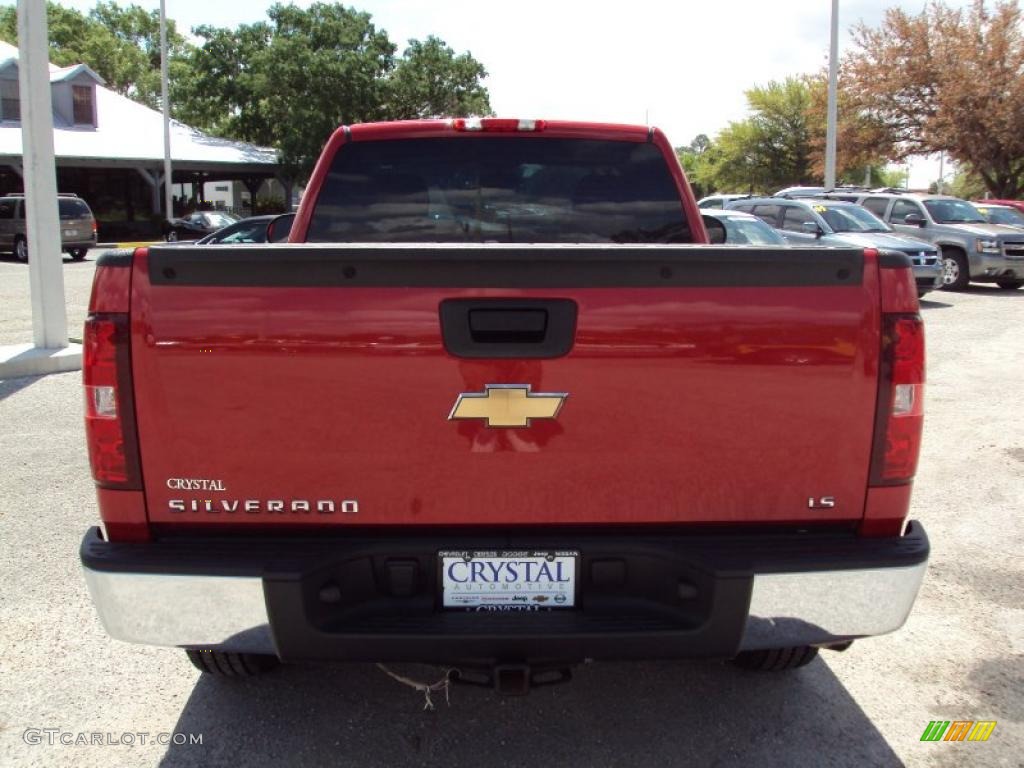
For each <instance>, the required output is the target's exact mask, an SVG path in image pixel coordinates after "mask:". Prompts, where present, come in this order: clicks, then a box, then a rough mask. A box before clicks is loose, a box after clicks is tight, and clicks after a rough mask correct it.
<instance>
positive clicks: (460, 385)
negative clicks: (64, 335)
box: [81, 119, 928, 692]
mask: <svg viewBox="0 0 1024 768" xmlns="http://www.w3.org/2000/svg"><path fill="white" fill-rule="evenodd" d="M707 241H708V235H707V232H706V231H705V229H704V226H703V224H702V221H701V216H700V212H699V210H698V208H697V205H696V203H695V201H694V198H693V195H692V193H691V191H690V188H689V186H688V184H687V182H686V179H685V177H684V175H683V173H682V171H681V169H680V167H679V164H678V162H677V161H676V158H675V156H674V153H673V152H672V149H671V147H670V145H669V143H668V142H667V140H666V139H665V137H664V135H663V134H662V133H660V132H659V131H657V130H654V129H649V128H646V127H638V126H619V125H604V124H584V123H570V122H554V121H550V122H542V121H525V120H522V121H518V120H512V121H508V120H499V119H483V120H470V119H466V120H435V121H416V122H399V123H381V124H366V125H354V126H351V127H343V128H340V129H339V130H338V131H337V132H336V133H335V134H334V135H333V136H332V137H331V139H330V141H329V142H328V144H327V146H326V148H325V150H324V152H323V155H322V157H321V158H320V161H319V164H318V165H317V167H316V170H315V172H314V174H313V176H312V178H311V180H310V183H309V187H308V190H307V192H306V195H305V197H304V199H303V202H302V205H301V206H300V208H299V210H298V213H297V217H296V219H295V222H294V226H293V228H292V233H291V236H290V242H289V243H287V244H279V245H252V246H246V245H242V246H230V247H223V246H221V247H218V246H185V247H175V248H170V247H163V246H154V247H151V248H148V249H146V248H139V249H137V250H135V251H134V252H128V251H123V252H111V253H108V254H106V255H104V256H101V257H100V258H99V260H98V261H97V268H96V276H95V283H94V286H93V293H92V298H91V303H90V313H91V314H90V315H89V318H88V321H87V323H86V328H85V345H84V346H85V361H84V384H85V393H86V434H87V438H88V448H89V454H90V458H91V462H92V470H93V474H94V477H95V480H96V485H97V488H98V495H99V510H100V516H101V518H102V521H103V526H102V528H93V529H91V530H90V531H89V532H88V533H87V534H86V536H85V540H84V542H83V544H82V548H81V558H82V562H83V565H84V568H85V575H86V579H87V581H88V584H89V588H90V591H91V594H92V597H93V600H94V602H95V604H96V607H97V609H98V612H99V615H100V618H101V620H102V622H103V624H104V626H105V627H106V629H107V631H108V632H109V633H110V634H111V635H112V636H113V637H115V638H118V639H121V640H127V641H131V642H138V643H149V644H155V645H164V646H175V647H180V648H183V649H185V650H187V651H188V654H189V657H190V658H191V659H192V660H193V662H194V663H195V664H196V665H197V666H198V667H199V668H200V669H203V670H204V671H207V672H211V673H220V674H227V675H231V674H236V675H246V674H251V673H255V672H258V671H262V670H264V669H267V668H269V667H271V666H273V665H274V664H276V663H277V662H278V661H285V662H291V661H303V660H327V659H338V660H348V661H353V660H364V661H384V662H386V661H415V662H436V663H443V664H448V665H455V666H457V667H458V668H459V669H460V670H462V672H461V674H463V675H466V676H467V677H469V676H471V674H477V675H479V676H480V679H482V680H484V681H492V682H493V683H494V684H495V685H496V686H497V687H498V689H499V690H503V691H508V692H511V691H518V692H521V691H524V690H526V689H528V688H529V686H530V685H531V684H532V683H536V682H538V681H539V680H540V679H542V677H544V676H545V675H552V674H554V675H555V677H558V676H560V675H564V674H567V673H566V670H567V669H568V668H569V667H570V666H571V665H572V664H573V663H575V662H581V661H584V660H587V659H637V658H676V657H695V656H705V657H717V658H722V659H735V660H736V661H737V662H738V663H740V664H741V665H744V666H747V667H751V668H763V669H780V668H789V667H796V666H800V665H803V664H805V663H807V662H809V661H810V660H811V659H812V658H813V657H814V655H815V654H816V653H817V650H818V649H819V648H822V647H825V648H836V649H841V648H844V647H846V646H847V645H849V643H850V641H852V640H854V639H857V638H862V637H866V636H870V635H877V634H881V633H885V632H890V631H892V630H895V629H897V628H898V627H900V626H901V625H902V624H903V622H904V621H905V619H906V617H907V615H908V613H909V611H910V609H911V606H912V604H913V602H914V599H915V596H916V594H917V591H918V587H919V585H920V582H921V579H922V576H923V574H924V570H925V567H926V562H927V558H928V540H927V538H926V536H925V533H924V530H923V529H922V527H921V526H920V525H919V524H918V523H916V522H908V521H907V519H906V518H907V513H908V508H909V504H910V494H911V484H912V478H913V475H914V472H915V468H916V464H917V455H918V449H919V445H920V436H921V425H922V395H923V390H922V388H923V382H924V340H923V333H922V324H921V318H920V316H919V315H918V303H917V292H916V289H915V285H914V279H913V275H912V272H911V265H910V262H909V261H908V260H907V258H906V257H905V256H904V255H902V254H889V253H878V252H875V251H872V250H860V249H835V248H804V249H801V248H774V247H772V248H762V247H729V246H716V245H710V244H708V242H707ZM545 679H546V678H545Z"/></svg>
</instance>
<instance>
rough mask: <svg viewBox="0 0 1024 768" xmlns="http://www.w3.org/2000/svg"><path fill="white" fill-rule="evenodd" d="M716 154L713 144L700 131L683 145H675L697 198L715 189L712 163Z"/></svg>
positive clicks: (677, 154) (680, 162) (677, 155)
mask: <svg viewBox="0 0 1024 768" xmlns="http://www.w3.org/2000/svg"><path fill="white" fill-rule="evenodd" d="M715 156H716V153H715V147H714V144H712V143H711V139H709V138H708V137H707V134H704V133H700V134H698V135H697V136H695V137H694V138H693V141H691V142H690V143H689V145H688V146H685V147H676V157H678V158H679V164H680V165H681V166H682V167H683V171H684V172H685V173H686V178H687V180H688V181H689V182H690V186H691V187H692V188H693V194H694V195H696V196H697V198H698V199H699V198H702V197H706V196H707V195H709V194H711V193H712V192H714V191H715V186H714V184H715V179H714V176H713V173H712V164H713V160H714V158H715Z"/></svg>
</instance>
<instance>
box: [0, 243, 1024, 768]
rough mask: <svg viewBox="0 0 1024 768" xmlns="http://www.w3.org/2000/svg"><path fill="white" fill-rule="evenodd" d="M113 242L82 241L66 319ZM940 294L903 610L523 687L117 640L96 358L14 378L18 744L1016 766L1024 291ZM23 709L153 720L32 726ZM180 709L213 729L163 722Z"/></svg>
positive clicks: (7, 451) (3, 441) (374, 758)
mask: <svg viewBox="0 0 1024 768" xmlns="http://www.w3.org/2000/svg"><path fill="white" fill-rule="evenodd" d="M96 255H97V252H96V251H93V252H91V253H90V254H89V256H88V258H87V260H86V261H85V262H81V263H72V262H70V261H68V262H66V263H65V267H64V276H65V285H66V292H67V301H68V323H69V335H70V336H72V337H78V336H80V330H79V329H80V326H81V323H82V321H83V320H84V317H85V310H86V304H87V300H88V294H89V286H90V280H91V276H92V271H93V266H94V259H95V256H96ZM922 314H923V316H924V317H925V322H926V326H927V340H928V341H927V343H928V354H929V365H928V388H927V405H926V414H927V416H926V425H925V439H924V447H923V455H922V458H921V468H920V471H919V473H918V477H917V481H916V486H915V494H914V503H913V511H912V517H914V518H917V519H919V520H921V521H922V522H923V523H924V525H925V527H926V528H927V530H928V533H929V535H930V537H931V542H932V560H931V565H930V569H929V572H928V575H927V576H926V579H925V583H924V586H923V588H922V592H921V595H920V597H919V599H918V602H917V604H916V606H915V608H914V611H913V613H912V615H911V617H910V620H909V621H908V623H907V625H906V626H905V627H904V628H903V629H902V630H901V631H899V632H897V633H895V634H893V635H889V636H886V637H881V638H876V639H871V640H866V641H863V642H860V643H855V644H854V646H853V647H852V648H851V649H850V650H848V651H846V652H845V653H823V654H822V655H821V656H820V657H819V659H817V660H816V661H814V662H813V663H812V664H811V665H810V666H808V667H806V668H804V669H801V670H797V671H796V672H793V673H789V674H782V675H771V674H755V673H749V672H743V671H740V670H738V669H734V668H732V667H731V666H728V665H725V664H720V663H698V662H692V663H633V664H610V663H606V664H595V665H590V666H587V667H583V668H580V669H578V670H577V671H576V676H575V680H574V682H573V683H572V684H571V685H567V686H555V687H550V688H542V689H539V690H537V691H535V692H534V693H532V694H531V695H529V696H527V697H525V698H502V697H498V696H496V695H495V694H493V693H491V692H489V691H486V690H482V689H477V688H468V687H456V688H454V689H453V690H452V691H451V696H450V704H446V703H445V702H444V697H443V696H441V697H437V696H435V700H436V701H437V702H438V706H437V709H436V711H424V710H423V696H422V694H420V693H418V692H416V691H413V690H411V689H409V688H406V687H403V686H402V685H401V684H399V683H397V682H395V681H394V680H392V679H390V678H388V677H386V676H385V675H384V674H383V673H381V672H380V671H379V670H377V669H376V668H374V667H373V666H371V665H338V666H325V667H317V666H307V667H284V668H282V669H280V670H277V671H275V672H274V673H272V674H270V675H268V676H267V677H265V678H262V679H258V680H255V681H224V680H213V679H200V676H199V673H198V672H197V671H196V670H194V669H193V668H192V666H191V665H190V664H189V663H188V661H187V660H186V659H185V656H184V653H183V652H181V651H176V650H172V649H158V648H148V647H141V646H130V645H126V644H122V643H119V642H115V641H112V640H109V639H108V638H107V637H106V635H105V634H104V632H103V630H102V628H101V627H100V625H99V622H98V620H97V619H96V616H95V613H94V611H93V608H92V605H91V603H90V601H89V598H88V595H87V592H86V588H85V584H84V582H83V580H82V577H81V573H80V569H79V565H78V555H77V551H78V545H79V541H80V538H81V535H82V533H83V531H84V530H85V529H86V527H88V526H90V525H93V524H95V523H96V520H97V515H96V509H95V501H94V495H93V486H92V481H91V479H90V476H89V469H88V464H87V459H86V455H85V450H84V438H83V434H82V423H81V394H80V384H79V374H78V373H68V374H60V375H53V376H47V377H38V378H26V379H11V380H7V381H0V425H2V427H0V541H2V542H3V546H2V548H0V583H2V584H3V585H4V589H3V597H2V599H0V649H2V650H0V765H5V766H14V765H17V766H30V765H76V766H93V765H95V766H114V765H132V766H135V765H164V766H181V765H196V766H200V765H221V764H240V765H282V764H287V765H319V764H328V763H330V764H341V765H358V766H373V765H395V764H413V765H433V764H440V763H443V764H446V765H469V764H472V765H474V766H480V765H541V764H543V765H566V764H574V765H601V766H615V765H623V766H625V765H630V766H633V765H686V764H695V765H715V766H727V765H737V766H739V765H742V766H747V765H750V766H775V765H778V766H793V765H835V766H864V765H899V764H907V765H938V766H946V765H948V766H953V765H1005V766H1017V765H1021V764H1022V759H1021V747H1022V745H1024V723H1022V721H1024V697H1022V692H1024V600H1022V599H1021V587H1022V583H1024V582H1022V577H1024V554H1022V553H1024V524H1022V521H1021V512H1022V510H1024V382H1022V376H1021V374H1022V372H1024V340H1022V337H1024V290H1020V291H1012V292H1011V291H1001V290H998V289H996V288H994V287H987V286H974V287H972V288H970V289H969V290H968V291H966V292H963V293H946V292H939V293H934V294H930V295H929V296H928V297H927V298H926V300H925V301H923V302H922ZM30 338H31V317H30V310H29V300H28V270H27V267H26V265H24V264H20V263H18V262H15V261H13V260H12V259H10V258H9V257H2V258H0V344H10V343H16V342H24V341H28V340H30ZM766 407H770V406H766ZM737 439H740V438H737ZM837 439H841V436H837ZM836 599H837V600H842V599H843V596H842V595H836ZM400 671H402V673H403V674H407V675H409V676H411V677H415V678H418V679H423V680H427V681H432V680H435V679H437V678H438V677H439V676H440V672H439V671H438V670H436V669H430V668H417V667H415V666H405V667H401V668H400ZM930 720H951V721H952V720H995V721H997V723H998V724H997V726H996V728H995V730H994V731H993V733H992V736H991V738H990V739H989V740H988V741H987V742H984V743H967V742H964V743H947V742H938V743H922V742H920V741H919V739H920V737H921V734H922V732H923V731H924V729H925V727H926V726H927V725H928V722H929V721H930ZM26 729H59V730H60V732H63V733H72V734H75V735H77V734H78V733H80V732H85V733H87V734H93V733H102V734H103V735H104V736H103V738H104V741H107V740H113V741H124V740H126V739H125V734H133V736H131V739H132V740H133V741H134V742H135V743H134V744H131V745H127V744H124V743H119V744H116V745H108V744H104V745H102V746H101V745H96V744H92V745H89V744H87V745H81V746H74V745H70V746H65V745H62V744H60V739H59V737H58V738H57V739H56V740H55V743H54V744H52V745H51V744H49V743H47V740H46V737H45V736H43V737H42V738H41V739H39V740H41V741H42V743H38V744H33V743H28V742H30V741H32V740H33V739H32V738H31V737H29V738H26ZM163 732H177V733H184V734H193V735H194V734H201V735H202V744H201V745H199V744H193V745H173V744H172V745H163V744H154V743H151V742H152V739H153V735H154V734H158V733H163ZM139 734H146V741H147V743H146V744H142V743H141V741H142V738H141V737H140V735H139Z"/></svg>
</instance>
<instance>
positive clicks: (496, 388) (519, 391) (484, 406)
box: [448, 384, 569, 427]
mask: <svg viewBox="0 0 1024 768" xmlns="http://www.w3.org/2000/svg"><path fill="white" fill-rule="evenodd" d="M568 396H569V395H568V394H567V393H566V392H531V391H530V385H529V384H488V385H487V386H486V387H484V391H483V392H463V393H462V394H461V395H459V397H458V399H457V400H456V401H455V407H454V408H452V412H451V413H449V414H448V418H449V419H487V426H488V427H528V426H530V419H553V418H555V416H557V415H558V411H559V410H560V409H561V407H562V403H563V402H565V398H567V397H568Z"/></svg>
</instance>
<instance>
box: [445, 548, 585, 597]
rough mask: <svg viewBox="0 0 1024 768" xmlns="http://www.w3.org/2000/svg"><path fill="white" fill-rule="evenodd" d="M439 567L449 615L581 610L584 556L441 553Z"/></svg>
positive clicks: (547, 552) (545, 551) (569, 553)
mask: <svg viewBox="0 0 1024 768" xmlns="http://www.w3.org/2000/svg"><path fill="white" fill-rule="evenodd" d="M437 563H438V589H439V592H440V596H441V600H440V604H441V607H442V608H443V609H444V610H449V611H483V612H501V611H553V610H563V609H571V608H577V607H578V606H579V594H578V590H577V585H578V584H579V569H580V553H579V550H575V549H525V550H442V551H440V552H438V553H437ZM474 563H475V564H476V565H474ZM545 566H546V567H545Z"/></svg>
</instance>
